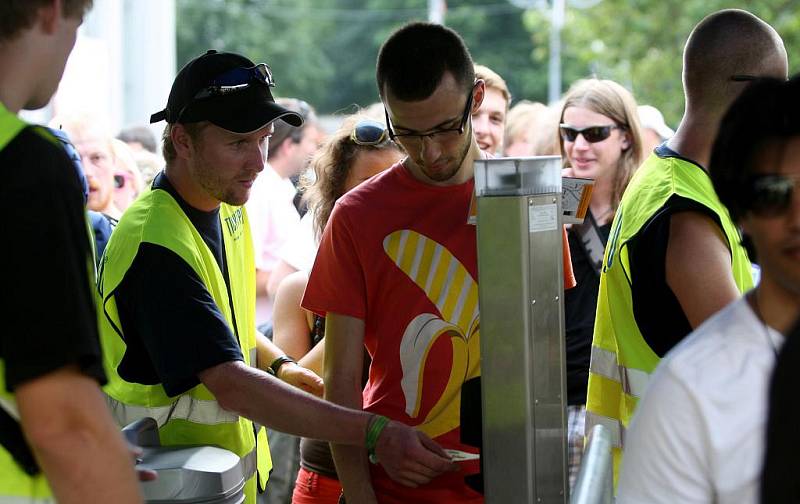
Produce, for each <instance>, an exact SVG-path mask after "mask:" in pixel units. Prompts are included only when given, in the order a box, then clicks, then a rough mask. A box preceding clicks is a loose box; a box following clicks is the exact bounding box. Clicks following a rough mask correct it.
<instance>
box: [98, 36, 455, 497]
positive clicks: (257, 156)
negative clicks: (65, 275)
mask: <svg viewBox="0 0 800 504" xmlns="http://www.w3.org/2000/svg"><path fill="white" fill-rule="evenodd" d="M272 86H274V81H273V78H272V73H271V71H270V68H269V67H268V66H267V65H266V64H263V63H262V64H259V65H254V64H253V62H252V61H250V60H248V59H247V58H244V57H243V56H239V55H236V54H231V53H217V52H216V51H209V52H208V53H206V54H204V55H202V56H200V57H198V58H196V59H194V60H192V61H191V62H189V63H188V64H187V65H186V66H185V67H184V68H183V69H182V70H181V71H180V72H179V74H178V76H177V77H176V79H175V82H174V83H173V86H172V91H171V92H170V96H169V100H168V102H167V108H166V109H164V110H163V111H161V112H158V113H156V114H154V115H153V116H152V118H151V121H153V122H156V121H160V120H162V119H166V121H167V123H168V124H167V127H166V129H165V131H164V136H163V141H164V157H165V159H166V168H165V170H164V172H163V173H161V174H159V175H158V176H157V177H156V179H155V180H154V181H153V184H152V187H151V190H149V191H147V192H145V193H144V194H143V195H142V196H140V198H139V199H138V200H137V201H136V202H135V203H134V204H133V205H132V206H131V207H130V208H129V209H128V211H127V212H126V213H125V215H124V216H123V217H122V219H121V220H120V222H119V225H118V227H117V228H116V230H115V232H114V234H113V236H112V237H111V240H110V241H109V243H108V246H107V248H106V252H105V255H104V257H103V261H102V264H101V273H100V279H99V282H98V287H99V291H100V295H101V297H102V301H101V307H100V309H101V313H102V316H101V331H102V340H103V343H104V355H105V361H106V364H107V368H108V370H109V373H110V377H109V385H108V387H107V388H106V392H107V394H108V395H109V402H110V403H111V407H112V411H113V413H114V416H115V418H116V419H117V421H118V422H119V423H120V424H127V423H129V422H131V421H134V420H136V419H138V418H142V417H152V418H155V419H156V421H157V422H158V425H159V435H160V437H161V442H162V444H164V445H176V444H213V445H217V446H221V447H223V448H226V449H228V450H231V451H233V452H235V453H236V454H237V455H239V456H240V457H241V458H242V463H243V468H244V471H245V477H246V479H247V486H246V489H245V492H246V495H247V500H246V502H248V503H254V502H255V495H256V486H257V481H258V486H259V487H260V488H262V489H263V488H264V485H265V483H266V480H267V477H268V475H269V470H270V467H271V460H270V457H269V449H268V447H267V443H266V436H265V434H264V431H263V429H261V428H260V427H259V426H257V425H256V424H255V423H253V422H258V423H260V424H265V425H268V426H270V427H273V428H275V429H276V430H282V431H287V432H290V433H292V434H296V435H300V436H306V437H314V438H319V439H327V440H330V441H335V442H337V443H345V444H352V445H361V446H364V445H365V446H367V448H368V449H369V450H371V451H372V452H373V453H375V454H376V456H377V457H378V458H379V459H380V460H381V462H382V463H383V465H384V467H385V468H386V469H387V471H389V473H390V474H392V475H394V476H395V477H396V478H398V479H406V480H408V479H409V477H408V476H407V475H408V474H414V475H415V477H416V478H417V479H418V480H419V481H425V480H428V479H430V478H432V477H434V476H436V475H437V474H439V473H440V472H442V471H445V470H448V469H450V468H451V463H450V461H449V460H448V458H447V456H446V455H445V454H444V452H443V451H442V450H441V449H440V448H439V447H438V446H437V445H435V444H434V443H432V442H431V441H430V440H429V439H428V438H426V437H424V436H423V435H421V434H418V433H417V432H415V431H412V430H411V429H407V428H406V427H404V426H402V425H400V424H397V423H395V422H391V423H388V425H387V422H386V419H385V418H383V417H379V416H376V415H370V414H366V413H364V412H360V411H359V412H356V411H352V410H348V409H345V408H341V407H338V406H335V405H333V404H330V403H326V402H323V401H322V400H320V399H317V398H315V397H313V396H311V395H310V394H307V393H305V392H303V391H299V390H297V389H296V388H294V387H289V386H287V385H285V384H283V383H281V381H279V380H276V379H274V378H272V377H270V376H268V372H269V373H270V374H273V375H276V376H278V377H280V378H282V379H283V380H285V381H287V382H289V383H291V384H294V385H297V386H298V387H299V388H302V389H305V390H306V391H311V392H315V393H320V391H321V388H322V383H321V380H319V378H318V377H317V376H316V375H314V374H313V373H311V372H310V371H307V370H305V369H303V368H301V367H299V366H297V364H295V363H294V362H293V361H292V360H291V359H290V358H288V357H286V356H285V355H282V352H280V350H279V349H278V348H277V347H275V346H274V345H272V344H271V343H270V342H269V341H268V340H267V339H266V338H265V337H264V336H263V335H261V334H260V333H258V332H257V331H256V330H255V316H254V308H255V267H254V259H253V246H252V239H251V236H250V228H249V223H248V217H247V212H246V210H245V209H244V207H243V206H242V205H243V204H244V203H245V202H246V201H247V199H248V197H249V195H250V188H251V186H252V185H253V181H254V180H255V179H256V177H257V176H258V174H259V172H261V171H262V170H263V168H264V163H265V157H266V152H267V143H268V140H269V137H270V134H271V133H272V131H273V126H272V123H273V121H275V120H277V119H281V120H283V121H285V122H287V123H289V124H292V125H300V124H301V118H300V116H299V115H298V114H296V113H294V112H292V111H290V110H287V109H285V108H283V107H281V106H279V105H277V104H276V103H275V102H274V100H273V98H272V95H271V93H270V87H272ZM254 432H255V433H257V434H254Z"/></svg>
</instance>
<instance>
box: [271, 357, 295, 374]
mask: <svg viewBox="0 0 800 504" xmlns="http://www.w3.org/2000/svg"><path fill="white" fill-rule="evenodd" d="M287 362H291V363H293V364H297V362H296V361H295V360H294V359H292V358H291V357H289V356H288V355H281V356H280V357H278V358H276V359H275V360H274V361H272V364H270V365H269V369H268V370H267V372H268V373H270V374H271V375H273V376H278V371H280V369H281V366H283V365H284V364H286V363H287Z"/></svg>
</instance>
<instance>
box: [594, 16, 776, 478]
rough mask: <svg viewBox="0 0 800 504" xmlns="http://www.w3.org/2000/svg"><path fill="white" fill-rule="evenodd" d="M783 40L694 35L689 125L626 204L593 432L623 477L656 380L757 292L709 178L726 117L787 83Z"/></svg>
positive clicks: (611, 274)
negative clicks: (662, 368)
mask: <svg viewBox="0 0 800 504" xmlns="http://www.w3.org/2000/svg"><path fill="white" fill-rule="evenodd" d="M787 66H788V64H787V58H786V50H785V49H784V47H783V42H782V41H781V38H780V36H779V35H778V34H777V33H776V32H775V30H774V29H773V28H772V27H770V26H769V25H768V24H766V23H765V22H763V21H762V20H761V19H759V18H757V17H756V16H754V15H752V14H750V13H748V12H745V11H742V10H723V11H720V12H716V13H714V14H711V15H710V16H708V17H706V18H705V19H703V20H702V21H701V22H700V23H699V24H698V25H697V26H696V27H695V29H694V30H693V31H692V33H691V35H690V36H689V40H688V41H687V43H686V47H685V49H684V56H683V88H684V94H685V97H686V105H685V112H684V116H683V119H682V121H681V124H680V126H679V128H678V130H677V132H676V134H675V136H674V137H672V139H670V140H669V141H668V142H667V143H666V144H664V145H662V146H660V147H658V148H657V149H655V151H654V152H653V154H651V155H650V157H649V158H648V159H647V160H646V161H645V163H644V164H643V165H642V167H641V168H640V169H639V170H638V172H637V173H636V175H635V176H634V178H633V180H632V181H631V183H630V185H629V186H628V189H627V191H626V192H625V195H624V196H623V198H622V202H621V203H620V206H619V210H618V211H617V214H616V217H615V218H614V223H613V224H612V228H611V229H612V233H611V236H610V237H609V241H608V250H607V254H606V258H605V263H604V265H603V273H602V275H601V278H600V292H599V297H598V305H597V318H596V322H595V329H594V339H593V342H592V359H591V365H590V373H589V390H588V397H587V403H586V409H587V414H586V432H587V433H588V432H590V430H591V429H592V427H593V426H594V425H597V424H602V425H605V426H606V427H608V428H609V429H610V430H611V433H612V437H613V447H614V475H615V480H616V476H617V474H618V466H619V462H620V459H621V454H622V449H623V441H624V437H625V429H626V428H627V426H628V424H629V422H630V419H631V417H632V415H633V412H634V409H635V408H636V405H637V403H638V401H639V399H640V398H641V397H642V394H643V392H644V389H645V387H646V386H647V383H648V381H649V378H650V373H652V371H653V370H654V369H655V367H656V366H657V365H658V362H659V361H660V360H661V358H662V357H663V356H664V354H665V353H666V352H667V351H669V350H670V349H671V348H672V347H673V346H675V344H677V343H678V342H679V341H681V340H682V339H683V338H684V337H685V336H686V335H687V334H689V333H690V332H691V331H692V330H693V329H694V328H696V327H697V326H698V325H700V324H701V323H702V322H703V321H705V320H706V319H707V318H709V317H710V316H711V315H713V314H714V313H716V312H717V311H718V310H720V309H721V308H723V307H724V306H726V305H727V304H728V303H730V302H731V301H733V300H735V299H737V298H738V297H739V296H740V295H741V293H742V292H744V291H746V290H748V289H750V288H751V287H752V285H753V281H752V276H751V266H750V262H749V261H748V257H747V254H746V252H745V250H744V249H743V247H742V246H741V245H740V242H741V237H740V236H739V232H738V230H737V228H736V226H735V225H734V223H733V222H732V221H731V218H730V216H729V215H728V212H727V210H726V209H725V207H724V206H723V205H722V204H721V203H720V202H719V199H718V198H717V196H716V193H715V192H714V189H713V187H712V185H711V180H710V178H709V177H708V174H707V172H706V168H705V167H706V165H707V163H708V160H709V156H710V152H711V147H712V144H713V142H714V138H715V136H716V133H717V129H718V127H719V122H720V119H721V117H722V115H723V114H724V113H725V111H726V110H727V108H728V106H729V105H730V104H731V103H732V102H733V100H734V99H735V98H736V97H737V96H738V95H739V94H740V93H741V92H742V90H743V89H744V88H745V87H746V86H747V85H748V82H750V81H752V80H754V79H756V78H758V77H776V78H781V79H786V75H787Z"/></svg>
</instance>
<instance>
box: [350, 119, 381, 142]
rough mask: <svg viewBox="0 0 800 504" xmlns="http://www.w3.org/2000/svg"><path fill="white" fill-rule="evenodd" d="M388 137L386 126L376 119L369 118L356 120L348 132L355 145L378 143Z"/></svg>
mask: <svg viewBox="0 0 800 504" xmlns="http://www.w3.org/2000/svg"><path fill="white" fill-rule="evenodd" d="M388 139H389V135H388V133H387V131H386V127H385V126H384V125H383V124H381V123H379V122H378V121H372V120H369V119H364V120H362V121H358V123H356V125H355V127H353V131H352V132H351V133H350V140H352V141H353V143H354V144H356V145H366V146H372V145H380V144H382V143H384V142H386V141H387V140H388Z"/></svg>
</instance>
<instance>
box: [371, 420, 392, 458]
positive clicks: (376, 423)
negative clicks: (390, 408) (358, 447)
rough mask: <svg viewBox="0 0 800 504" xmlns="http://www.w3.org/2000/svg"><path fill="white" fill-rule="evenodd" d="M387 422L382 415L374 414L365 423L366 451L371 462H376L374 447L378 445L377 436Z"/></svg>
mask: <svg viewBox="0 0 800 504" xmlns="http://www.w3.org/2000/svg"><path fill="white" fill-rule="evenodd" d="M388 424H389V419H388V418H386V417H385V416H382V415H374V416H373V417H372V418H371V419H370V421H369V424H368V425H367V443H366V445H367V453H368V454H369V461H370V462H372V463H373V464H377V463H378V456H377V455H376V454H375V447H376V446H377V445H378V438H379V437H380V436H381V433H382V432H383V429H385V428H386V426H387V425H388Z"/></svg>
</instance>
